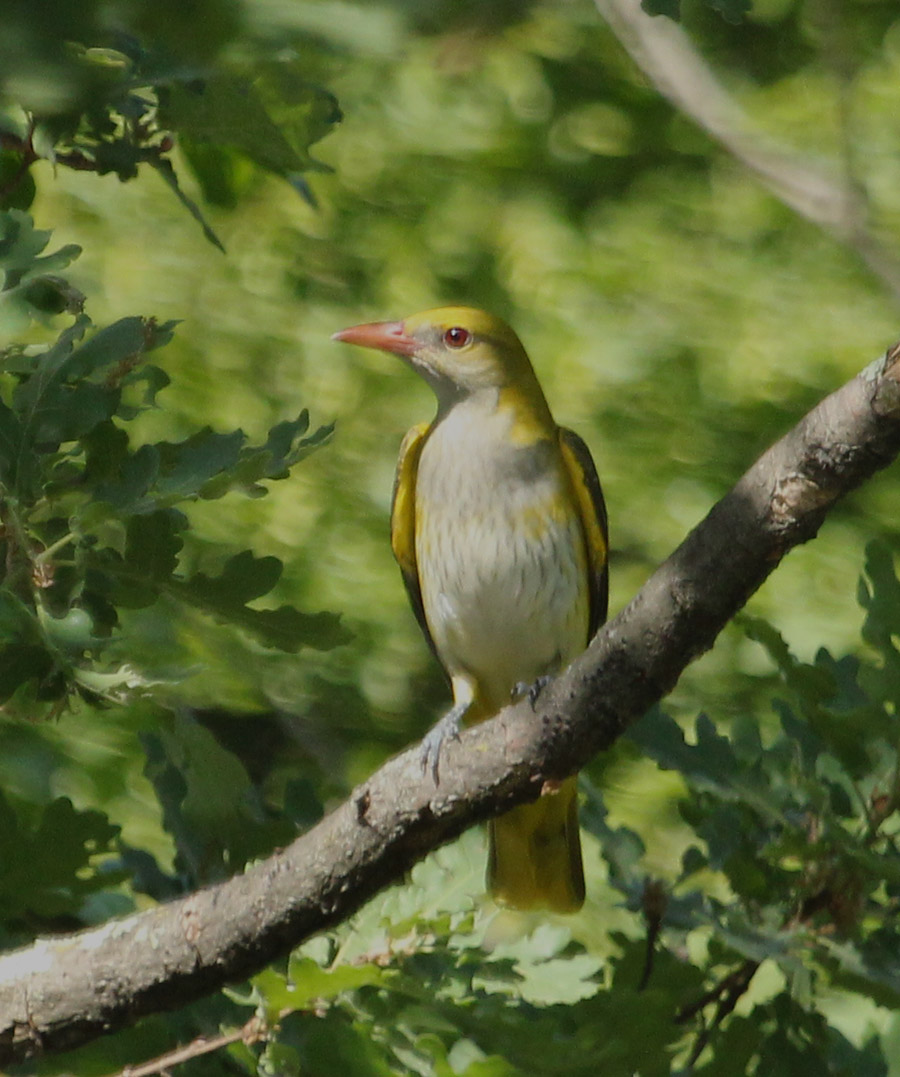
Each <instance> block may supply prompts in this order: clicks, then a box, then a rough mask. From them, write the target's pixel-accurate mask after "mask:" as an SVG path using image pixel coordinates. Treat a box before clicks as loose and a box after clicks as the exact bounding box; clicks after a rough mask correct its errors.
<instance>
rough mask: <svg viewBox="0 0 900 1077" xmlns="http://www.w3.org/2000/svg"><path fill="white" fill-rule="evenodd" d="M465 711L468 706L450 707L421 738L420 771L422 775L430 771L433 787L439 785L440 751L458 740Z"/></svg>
mask: <svg viewBox="0 0 900 1077" xmlns="http://www.w3.org/2000/svg"><path fill="white" fill-rule="evenodd" d="M467 710H468V704H466V705H465V706H455V707H452V708H451V709H450V710H449V711H447V713H446V714H445V715H444V717H443V718H441V720H440V721H439V722H436V723H435V725H434V726H432V728H431V729H430V730H429V731H428V732H427V733H426V734H425V736H424V737H423V738H422V748H421V752H420V759H421V761H422V771H423V773H427V772H428V771H429V770H430V771H431V776H432V778H433V779H434V784H435V785H438V784H439V779H438V767H439V764H440V759H441V749H442V748H443V747H444V744H445V743H446V742H447V741H448V740H459V734H460V731H461V730H462V720H463V716H464V715H465V713H466V711H467Z"/></svg>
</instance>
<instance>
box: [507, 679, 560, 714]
mask: <svg viewBox="0 0 900 1077" xmlns="http://www.w3.org/2000/svg"><path fill="white" fill-rule="evenodd" d="M552 680H553V676H552V674H550V673H545V674H543V676H541V677H538V678H537V680H534V681H532V682H531V684H527V683H526V682H525V681H517V682H516V684H515V686H514V688H513V690H512V692H511V693H510V695H511V696H512V698H513V699H514V700H518V699H521V698H522V697H523V696H526V695H527V696H528V702H529V703H530V704H531V709H532V710H534V708H535V705H536V703H537V701H538V697H539V696H540V694H541V692H543V690H544V689H545V688H546V687H547V685H548V684H549V683H550V682H551V681H552Z"/></svg>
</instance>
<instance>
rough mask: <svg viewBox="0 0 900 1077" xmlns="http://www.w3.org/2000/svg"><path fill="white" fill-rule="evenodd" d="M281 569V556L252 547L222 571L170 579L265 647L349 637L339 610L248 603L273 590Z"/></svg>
mask: <svg viewBox="0 0 900 1077" xmlns="http://www.w3.org/2000/svg"><path fill="white" fill-rule="evenodd" d="M281 569H282V565H281V562H280V561H279V560H278V558H276V557H254V556H253V554H252V553H251V551H250V550H244V551H243V552H242V553H239V554H236V555H235V556H234V557H232V558H230V559H229V560H228V561H227V562H226V564H225V567H224V568H223V570H222V574H221V576H216V577H211V576H207V575H206V574H205V573H203V572H198V573H196V574H195V575H193V576H192V577H191V578H190V579H189V580H186V581H177V580H175V581H172V583H171V584H170V589H171V591H172V592H173V593H174V594H175V595H176V596H177V597H179V598H180V599H181V600H182V601H183V602H187V603H189V604H190V605H192V606H196V607H197V608H198V609H201V610H203V611H204V612H205V613H208V614H211V615H212V616H213V617H216V618H217V619H219V620H222V621H226V622H229V623H231V624H234V625H237V626H238V627H239V628H242V629H243V630H244V631H245V632H249V633H250V634H251V635H252V636H254V637H255V638H256V639H258V640H259V641H260V642H261V643H263V644H265V645H266V646H267V647H277V648H279V649H280V650H283V651H296V650H298V649H299V648H300V647H302V646H308V647H315V648H316V649H317V650H327V649H329V648H331V647H336V646H337V645H338V644H341V643H346V642H347V640H348V639H349V634H348V633H347V631H346V629H344V628H343V627H342V626H341V625H340V618H339V617H338V616H337V615H336V614H333V613H313V614H309V613H301V612H300V611H299V610H297V609H294V608H293V607H292V606H281V607H279V608H278V609H276V610H257V609H251V608H250V607H248V606H247V605H246V603H248V602H252V601H253V600H254V599H256V598H260V597H261V596H262V595H265V594H268V592H269V591H271V590H272V588H273V587H274V586H275V584H276V583H277V582H278V580H279V579H280V577H281Z"/></svg>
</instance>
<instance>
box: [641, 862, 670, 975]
mask: <svg viewBox="0 0 900 1077" xmlns="http://www.w3.org/2000/svg"><path fill="white" fill-rule="evenodd" d="M667 904H668V897H667V895H666V891H665V887H664V886H663V884H662V883H661V882H660V880H659V879H647V881H646V883H645V884H644V894H643V897H642V899H641V910H642V912H643V914H644V920H645V921H646V922H647V949H646V951H645V952H644V968H643V971H642V972H641V978H640V981H639V983H638V991H643V990H644V988H645V987H646V986H647V984H648V983H649V982H650V977H651V976H652V975H653V959H654V957H655V955H656V943H657V940H658V939H659V933H660V931H661V930H662V922H663V916H664V915H665V911H666V905H667Z"/></svg>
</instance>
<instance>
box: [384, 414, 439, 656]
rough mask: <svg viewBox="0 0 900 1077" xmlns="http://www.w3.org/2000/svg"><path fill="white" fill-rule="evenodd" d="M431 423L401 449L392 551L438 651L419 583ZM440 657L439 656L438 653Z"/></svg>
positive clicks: (408, 437)
mask: <svg viewBox="0 0 900 1077" xmlns="http://www.w3.org/2000/svg"><path fill="white" fill-rule="evenodd" d="M430 425H431V424H430V423H418V424H417V425H416V426H414V427H413V428H412V429H411V430H408V431H407V433H406V437H405V438H404V439H403V442H402V444H401V446H400V457H399V459H398V460H397V474H396V475H395V476H394V493H393V497H392V499H391V549H392V550H393V551H394V557H395V559H396V561H397V564H398V565H399V566H400V574H401V576H402V577H403V583H404V586H405V587H406V593H407V594H408V595H409V601H410V605H411V606H412V608H413V613H414V614H415V615H416V620H417V621H418V622H419V627H420V628H421V629H422V632H423V634H424V636H425V639H426V640H427V641H428V646H429V647H430V648H431V650H432V651H434V641H433V640H432V638H431V633H430V632H429V631H428V622H427V621H426V620H425V606H424V604H423V602H422V587H421V584H420V583H419V566H418V563H417V561H416V477H417V475H418V472H419V458H420V457H421V455H422V448H423V446H424V445H425V439H426V437H427V436H428V431H429V429H430ZM435 653H436V652H435Z"/></svg>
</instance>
